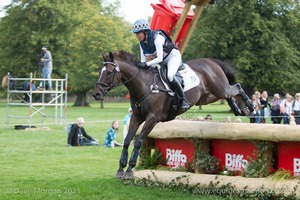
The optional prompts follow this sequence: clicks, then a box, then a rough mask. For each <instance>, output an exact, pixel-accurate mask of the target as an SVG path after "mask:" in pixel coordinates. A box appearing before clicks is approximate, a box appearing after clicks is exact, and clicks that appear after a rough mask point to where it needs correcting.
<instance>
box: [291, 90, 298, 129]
mask: <svg viewBox="0 0 300 200" xmlns="http://www.w3.org/2000/svg"><path fill="white" fill-rule="evenodd" d="M292 114H293V115H294V117H295V122H296V124H297V125H298V124H300V93H297V94H296V95H295V100H294V101H293V103H292Z"/></svg>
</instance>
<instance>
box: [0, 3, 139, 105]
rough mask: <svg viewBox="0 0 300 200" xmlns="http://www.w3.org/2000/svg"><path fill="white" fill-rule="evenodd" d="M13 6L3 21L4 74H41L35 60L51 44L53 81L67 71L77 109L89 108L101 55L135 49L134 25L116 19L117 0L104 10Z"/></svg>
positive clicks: (60, 5) (100, 5) (81, 6)
mask: <svg viewBox="0 0 300 200" xmlns="http://www.w3.org/2000/svg"><path fill="white" fill-rule="evenodd" d="M12 2H13V3H12V4H11V5H9V6H8V7H7V8H6V11H7V15H6V16H5V17H3V18H2V19H1V21H0V31H1V35H0V60H1V63H0V66H1V68H0V72H1V74H3V75H5V74H6V73H7V72H11V73H12V74H13V75H15V76H16V77H29V73H30V72H34V71H37V72H40V69H38V67H37V59H36V58H35V57H36V55H37V54H38V53H40V49H41V47H42V46H47V47H48V49H49V50H50V51H51V53H52V57H53V75H52V77H61V78H63V77H64V76H65V74H66V73H68V76H69V89H70V91H71V92H73V93H75V94H76V96H77V99H76V101H75V104H74V105H76V106H84V105H88V102H87V101H86V94H87V93H88V91H90V90H91V89H92V88H93V87H94V86H95V83H96V81H97V78H98V72H99V69H100V67H102V62H101V59H102V57H101V53H106V52H108V51H114V50H119V49H123V50H127V51H131V49H132V44H133V41H134V36H133V35H132V34H131V33H130V31H129V30H130V29H129V27H130V24H129V23H128V22H126V21H124V19H123V18H121V17H119V16H117V9H118V6H120V3H119V2H116V3H115V4H108V5H106V6H105V5H104V4H103V2H102V1H101V0H73V1H64V0H13V1H12ZM37 76H40V74H39V73H38V74H37Z"/></svg>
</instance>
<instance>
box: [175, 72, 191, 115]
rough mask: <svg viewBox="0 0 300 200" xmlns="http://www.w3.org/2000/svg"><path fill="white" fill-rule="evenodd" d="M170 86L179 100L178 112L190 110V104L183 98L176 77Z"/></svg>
mask: <svg viewBox="0 0 300 200" xmlns="http://www.w3.org/2000/svg"><path fill="white" fill-rule="evenodd" d="M171 86H172V88H173V90H174V91H175V93H176V94H177V95H178V97H179V100H180V101H181V107H180V110H181V111H186V110H187V109H189V108H190V103H189V102H188V100H187V99H186V98H185V95H184V92H183V89H182V87H181V85H180V83H179V81H178V80H177V79H176V77H174V79H173V81H172V82H171Z"/></svg>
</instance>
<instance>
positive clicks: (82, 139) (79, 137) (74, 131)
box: [68, 117, 98, 147]
mask: <svg viewBox="0 0 300 200" xmlns="http://www.w3.org/2000/svg"><path fill="white" fill-rule="evenodd" d="M83 124H84V119H83V118H82V117H79V118H78V119H77V120H76V123H74V124H73V125H72V127H71V130H70V133H69V134H68V146H69V147H70V146H97V145H98V140H97V139H94V138H92V137H91V136H89V135H88V134H87V133H86V132H85V130H84V128H83Z"/></svg>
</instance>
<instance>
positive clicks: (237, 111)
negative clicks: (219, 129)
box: [226, 97, 243, 116]
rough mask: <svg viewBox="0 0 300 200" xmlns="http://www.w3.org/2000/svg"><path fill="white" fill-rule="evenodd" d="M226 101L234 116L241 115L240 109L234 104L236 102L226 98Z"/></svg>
mask: <svg viewBox="0 0 300 200" xmlns="http://www.w3.org/2000/svg"><path fill="white" fill-rule="evenodd" d="M226 100H227V102H228V105H229V106H230V108H231V110H232V111H233V113H234V115H235V116H238V115H243V114H242V111H241V109H240V108H239V107H238V105H237V104H236V102H235V101H234V99H233V98H232V97H230V98H227V99H226Z"/></svg>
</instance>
